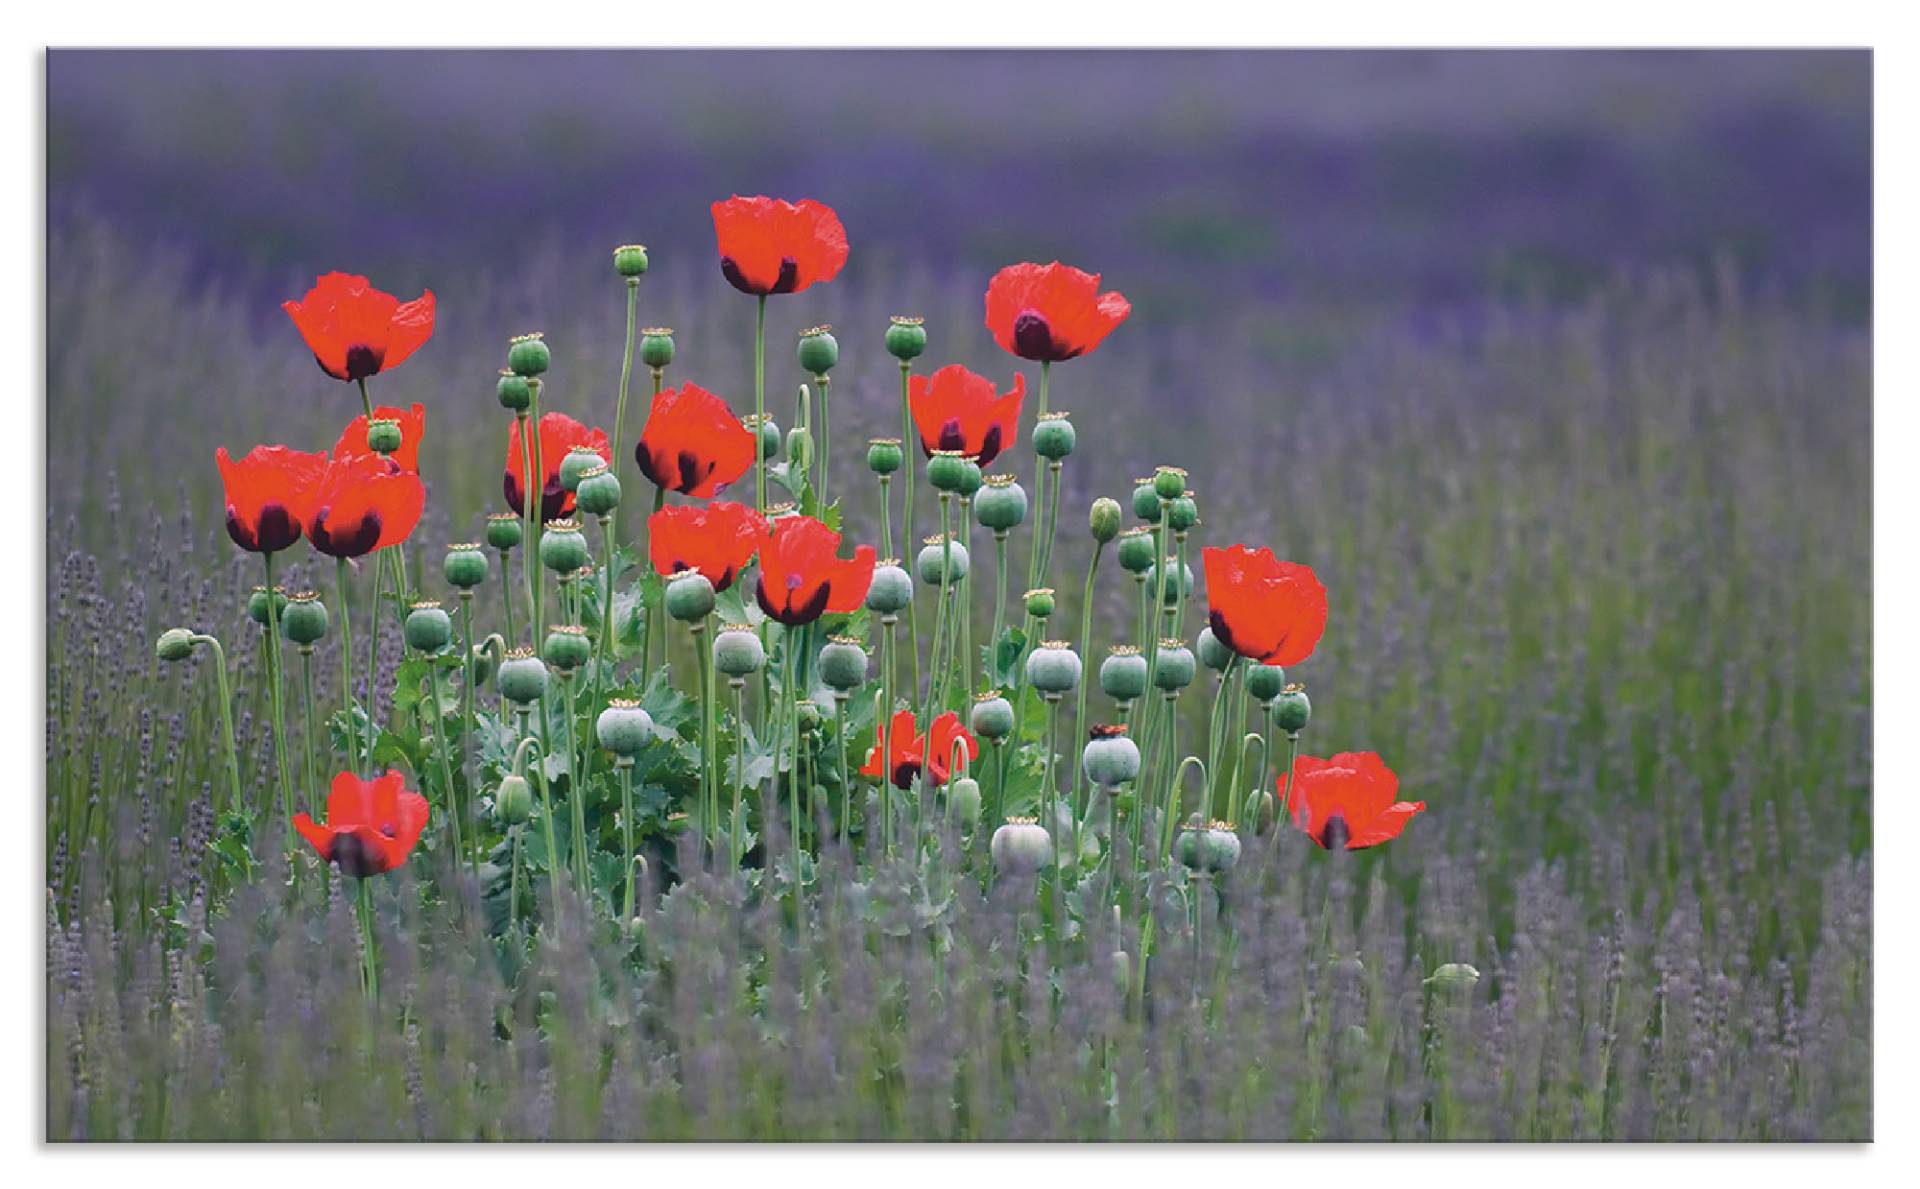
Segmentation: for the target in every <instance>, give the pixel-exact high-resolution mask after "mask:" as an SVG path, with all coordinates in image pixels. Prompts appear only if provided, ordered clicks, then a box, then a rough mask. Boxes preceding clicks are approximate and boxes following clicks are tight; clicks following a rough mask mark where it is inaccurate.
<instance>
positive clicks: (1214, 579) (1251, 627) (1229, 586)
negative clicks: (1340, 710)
mask: <svg viewBox="0 0 1920 1189" xmlns="http://www.w3.org/2000/svg"><path fill="white" fill-rule="evenodd" d="M1200 557H1201V561H1202V563H1203V564H1204V566H1205V567H1206V572H1207V622H1208V624H1209V626H1211V627H1212V628H1213V634H1214V638H1215V639H1217V640H1219V641H1220V643H1222V644H1225V645H1226V646H1227V647H1228V648H1231V649H1233V650H1234V651H1235V652H1237V653H1239V654H1240V655H1241V656H1244V657H1246V658H1247V659H1248V660H1253V661H1259V662H1260V663H1261V664H1264V665H1297V664H1299V663H1300V662H1301V661H1304V660H1306V659H1307V658H1308V657H1310V656H1312V655H1313V649H1314V646H1315V645H1317V644H1319V643H1320V634H1321V633H1322V632H1324V631H1326V630H1327V588H1326V587H1324V586H1322V585H1320V579H1319V578H1317V577H1315V576H1314V573H1313V570H1312V568H1311V567H1308V566H1303V565H1300V564H1298V563H1297V562H1290V561H1281V560H1280V559H1279V558H1277V557H1275V556H1274V555H1273V550H1271V549H1258V550H1256V549H1250V548H1248V547H1247V546H1245V545H1230V546H1228V547H1227V548H1225V549H1218V548H1212V547H1209V548H1207V549H1204V550H1202V551H1201V553H1200Z"/></svg>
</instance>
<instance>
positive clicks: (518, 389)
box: [493, 367, 533, 413]
mask: <svg viewBox="0 0 1920 1189" xmlns="http://www.w3.org/2000/svg"><path fill="white" fill-rule="evenodd" d="M493 394H494V395H495V396H496V397H498V398H499V399H500V407H501V408H503V409H506V410H508V411H509V412H513V413H524V412H526V411H527V410H528V409H530V408H532V407H533V385H531V384H529V383H527V378H526V377H525V376H520V375H515V374H514V371H513V369H512V368H510V367H503V368H501V369H500V382H499V383H497V384H495V385H494V386H493Z"/></svg>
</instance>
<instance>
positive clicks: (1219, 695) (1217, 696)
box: [1203, 655, 1240, 820]
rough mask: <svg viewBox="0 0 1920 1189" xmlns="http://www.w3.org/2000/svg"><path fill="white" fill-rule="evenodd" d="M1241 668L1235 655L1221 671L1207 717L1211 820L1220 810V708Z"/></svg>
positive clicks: (1208, 814)
mask: <svg viewBox="0 0 1920 1189" xmlns="http://www.w3.org/2000/svg"><path fill="white" fill-rule="evenodd" d="M1239 668H1240V657H1239V656H1238V655H1235V656H1233V657H1231V658H1230V659H1229V660H1228V661H1227V667H1226V668H1224V669H1222V670H1221V671H1220V680H1219V683H1218V684H1217V685H1216V686H1215V687H1214V691H1213V710H1212V712H1211V713H1209V714H1208V716H1207V803H1206V808H1205V810H1204V811H1203V815H1204V816H1205V817H1206V818H1208V819H1209V820H1215V819H1216V818H1217V815H1218V811H1219V808H1220V744H1221V723H1220V708H1221V706H1222V705H1223V704H1224V703H1225V702H1226V700H1227V691H1228V690H1229V689H1231V688H1233V679H1234V677H1235V675H1236V674H1237V672H1238V670H1239ZM1229 812H1231V810H1229Z"/></svg>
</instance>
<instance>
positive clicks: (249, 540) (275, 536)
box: [227, 503, 300, 553]
mask: <svg viewBox="0 0 1920 1189" xmlns="http://www.w3.org/2000/svg"><path fill="white" fill-rule="evenodd" d="M227 535H228V536H229V537H232V538H233V543H234V544H235V545H238V546H240V548H242V549H245V550H247V551H248V552H250V553H278V552H280V551H281V550H282V549H286V548H288V547H289V546H291V545H293V544H294V543H295V542H296V541H298V540H299V539H300V525H299V524H298V523H297V522H296V521H295V520H294V519H293V514H292V513H290V512H288V511H287V508H286V505H285V504H280V503H270V504H266V505H264V506H263V507H261V509H260V514H259V515H258V516H256V517H255V518H254V521H253V523H252V524H248V523H247V522H246V520H245V519H243V518H242V517H241V515H240V513H239V510H238V509H236V508H235V507H234V506H233V505H232V504H228V505H227Z"/></svg>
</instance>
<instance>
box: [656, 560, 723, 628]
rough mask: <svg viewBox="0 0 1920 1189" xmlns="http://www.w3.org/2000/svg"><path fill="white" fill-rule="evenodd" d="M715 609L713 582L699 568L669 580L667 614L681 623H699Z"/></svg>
mask: <svg viewBox="0 0 1920 1189" xmlns="http://www.w3.org/2000/svg"><path fill="white" fill-rule="evenodd" d="M712 610H713V583H712V582H710V581H708V580H707V576H706V575H705V574H702V573H701V572H700V571H698V570H687V571H684V572H682V573H679V574H675V575H674V576H673V577H672V578H670V579H668V580H667V614H668V615H671V616H673V617H674V618H675V619H677V620H679V621H680V622H681V623H699V622H700V621H701V620H703V619H705V618H706V617H707V615H708V614H709V613H710V612H711V611H712Z"/></svg>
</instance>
